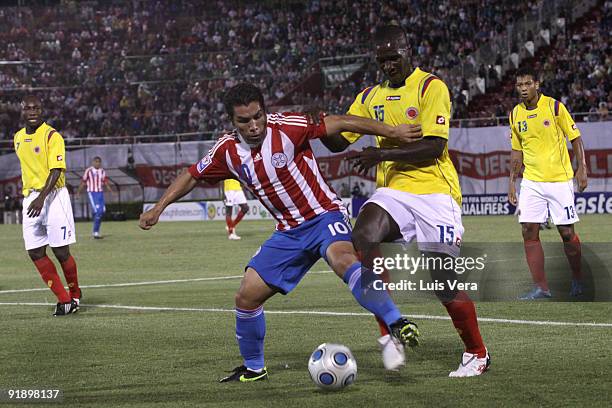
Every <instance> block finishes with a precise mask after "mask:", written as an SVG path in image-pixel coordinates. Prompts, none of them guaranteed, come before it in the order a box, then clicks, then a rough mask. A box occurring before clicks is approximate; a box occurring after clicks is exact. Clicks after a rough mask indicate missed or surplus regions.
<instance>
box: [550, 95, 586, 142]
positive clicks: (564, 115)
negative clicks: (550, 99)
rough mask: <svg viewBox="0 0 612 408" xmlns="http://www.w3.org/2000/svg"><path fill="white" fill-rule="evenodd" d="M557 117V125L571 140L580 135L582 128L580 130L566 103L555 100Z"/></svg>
mask: <svg viewBox="0 0 612 408" xmlns="http://www.w3.org/2000/svg"><path fill="white" fill-rule="evenodd" d="M555 119H556V120H557V125H558V126H559V127H560V128H561V130H562V131H563V133H564V134H565V135H566V136H567V138H568V139H569V140H570V141H572V140H574V139H576V138H577V137H579V136H580V130H578V127H577V126H576V122H574V119H572V115H570V113H569V111H568V110H567V108H566V107H565V105H564V104H563V103H561V102H559V101H555Z"/></svg>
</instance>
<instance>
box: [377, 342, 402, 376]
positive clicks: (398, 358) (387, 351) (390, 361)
mask: <svg viewBox="0 0 612 408" xmlns="http://www.w3.org/2000/svg"><path fill="white" fill-rule="evenodd" d="M378 345H379V346H380V350H381V351H382V359H383V365H384V366H385V369H386V370H390V371H398V370H399V368H400V367H402V366H403V365H405V363H406V354H405V353H404V345H403V344H402V343H401V342H400V341H399V340H398V339H396V338H395V337H393V336H391V335H390V334H385V335H384V336H382V337H380V338H379V339H378Z"/></svg>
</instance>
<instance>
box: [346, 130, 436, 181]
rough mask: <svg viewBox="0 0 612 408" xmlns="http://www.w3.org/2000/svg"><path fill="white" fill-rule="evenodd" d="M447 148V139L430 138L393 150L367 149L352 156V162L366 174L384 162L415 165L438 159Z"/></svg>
mask: <svg viewBox="0 0 612 408" xmlns="http://www.w3.org/2000/svg"><path fill="white" fill-rule="evenodd" d="M445 147H446V139H444V138H442V137H437V136H428V137H424V138H422V139H418V140H417V141H415V142H413V143H410V144H406V145H402V146H400V147H395V148H392V149H379V148H375V147H366V148H365V149H363V150H362V151H361V152H359V153H357V154H355V155H353V156H351V157H350V160H352V161H354V163H355V164H354V167H357V170H358V171H359V172H362V173H365V172H367V171H368V169H369V168H370V167H373V166H375V165H377V164H378V163H380V162H383V161H395V162H401V163H407V164H414V163H420V162H424V161H427V160H433V159H437V158H438V157H440V156H441V155H442V153H444V148H445Z"/></svg>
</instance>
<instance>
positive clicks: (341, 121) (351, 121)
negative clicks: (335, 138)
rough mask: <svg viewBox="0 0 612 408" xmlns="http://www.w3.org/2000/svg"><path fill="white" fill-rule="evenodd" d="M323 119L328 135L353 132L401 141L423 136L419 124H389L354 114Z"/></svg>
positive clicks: (409, 140)
mask: <svg viewBox="0 0 612 408" xmlns="http://www.w3.org/2000/svg"><path fill="white" fill-rule="evenodd" d="M323 120H324V122H325V129H326V130H327V135H328V136H330V135H336V134H339V133H340V132H353V133H362V134H369V135H378V136H384V137H390V138H393V139H398V140H401V141H403V142H414V140H415V139H420V138H421V137H422V136H423V133H422V132H421V126H420V125H408V124H401V125H398V126H391V125H388V124H386V123H384V122H380V121H377V120H374V119H368V118H362V117H359V116H354V115H330V116H326V117H325V118H324V119H323Z"/></svg>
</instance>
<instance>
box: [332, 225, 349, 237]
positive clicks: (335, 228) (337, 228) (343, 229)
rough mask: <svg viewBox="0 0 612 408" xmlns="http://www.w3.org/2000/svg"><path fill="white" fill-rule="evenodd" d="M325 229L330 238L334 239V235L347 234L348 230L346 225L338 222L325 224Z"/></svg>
mask: <svg viewBox="0 0 612 408" xmlns="http://www.w3.org/2000/svg"><path fill="white" fill-rule="evenodd" d="M327 228H328V229H329V232H330V233H331V235H332V237H335V236H336V234H343V235H344V234H348V233H349V228H348V227H347V226H346V224H344V223H341V222H340V221H338V222H334V223H333V224H327Z"/></svg>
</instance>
